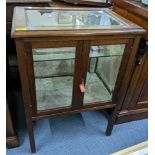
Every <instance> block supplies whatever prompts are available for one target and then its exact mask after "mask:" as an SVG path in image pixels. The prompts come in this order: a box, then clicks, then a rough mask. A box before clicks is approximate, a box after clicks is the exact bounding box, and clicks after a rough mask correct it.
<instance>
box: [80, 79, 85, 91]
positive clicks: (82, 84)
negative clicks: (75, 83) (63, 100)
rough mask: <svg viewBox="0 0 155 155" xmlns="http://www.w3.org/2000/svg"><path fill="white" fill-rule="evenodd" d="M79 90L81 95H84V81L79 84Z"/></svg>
mask: <svg viewBox="0 0 155 155" xmlns="http://www.w3.org/2000/svg"><path fill="white" fill-rule="evenodd" d="M79 88H80V91H81V93H85V91H86V88H85V85H84V81H83V80H82V82H81V84H80V85H79Z"/></svg>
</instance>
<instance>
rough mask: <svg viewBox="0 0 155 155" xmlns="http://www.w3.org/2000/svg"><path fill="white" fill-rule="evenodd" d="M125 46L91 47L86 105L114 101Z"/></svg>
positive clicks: (86, 83)
mask: <svg viewBox="0 0 155 155" xmlns="http://www.w3.org/2000/svg"><path fill="white" fill-rule="evenodd" d="M124 48H125V44H118V45H96V46H91V47H90V52H89V65H88V69H87V76H86V81H85V89H84V91H85V93H84V101H83V103H84V105H86V104H93V103H100V102H101V103H104V102H109V101H111V100H112V95H113V91H114V88H115V83H116V79H117V75H118V72H119V67H120V64H121V60H122V56H123V54H124Z"/></svg>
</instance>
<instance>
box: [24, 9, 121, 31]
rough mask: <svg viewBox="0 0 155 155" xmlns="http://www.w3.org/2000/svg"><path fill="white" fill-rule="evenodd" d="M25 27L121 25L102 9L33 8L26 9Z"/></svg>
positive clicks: (58, 27) (55, 27)
mask: <svg viewBox="0 0 155 155" xmlns="http://www.w3.org/2000/svg"><path fill="white" fill-rule="evenodd" d="M26 17H27V27H28V28H30V29H33V28H34V29H37V28H40V29H41V28H49V27H50V28H51V29H64V28H78V29H80V28H90V27H91V28H97V27H100V26H102V27H103V26H112V25H122V23H120V22H119V21H118V20H117V19H115V18H114V17H112V16H111V15H109V14H108V13H106V12H105V11H104V10H102V11H80V10H79V11H76V10H75V11H71V10H66V11H65V10H52V9H48V10H47V9H45V10H33V9H26Z"/></svg>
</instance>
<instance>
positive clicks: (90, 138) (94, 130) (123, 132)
mask: <svg viewBox="0 0 155 155" xmlns="http://www.w3.org/2000/svg"><path fill="white" fill-rule="evenodd" d="M106 126H107V119H106V118H105V116H104V115H103V113H102V112H101V111H92V112H83V113H80V114H75V115H69V116H59V117H57V118H52V119H44V120H40V121H37V122H35V124H34V131H35V139H36V148H37V153H35V154H36V155H109V154H110V153H112V152H115V151H118V150H120V149H124V148H126V147H129V146H132V145H135V144H137V143H140V142H142V141H145V140H147V137H148V136H147V132H148V128H147V119H144V120H140V121H133V122H130V123H124V124H121V125H117V126H115V127H114V129H113V133H112V135H111V136H110V137H107V136H105V131H106ZM19 137H20V143H21V144H20V147H17V148H14V149H7V155H30V154H31V153H30V147H29V140H28V135H27V131H26V129H25V128H22V129H20V132H19Z"/></svg>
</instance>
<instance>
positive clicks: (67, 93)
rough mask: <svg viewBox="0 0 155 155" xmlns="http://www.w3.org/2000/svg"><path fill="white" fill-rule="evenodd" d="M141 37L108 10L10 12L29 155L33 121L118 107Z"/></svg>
mask: <svg viewBox="0 0 155 155" xmlns="http://www.w3.org/2000/svg"><path fill="white" fill-rule="evenodd" d="M144 33H145V30H144V29H142V28H141V27H139V26H137V25H135V24H133V23H131V22H129V21H128V20H126V19H124V18H122V17H120V16H119V15H117V14H116V13H114V12H112V11H111V10H109V9H92V8H85V9H84V8H76V9H73V8H50V7H47V8H37V7H35V8H33V7H16V8H15V10H14V16H13V24H12V33H11V36H12V37H13V38H15V42H16V49H17V57H18V62H19V69H20V77H21V84H22V94H23V99H24V105H25V113H26V119H27V127H28V132H29V138H30V145H31V152H35V151H36V149H35V142H34V134H33V124H32V122H33V121H36V120H39V119H43V118H48V117H52V116H58V115H64V114H73V113H78V112H82V111H88V110H97V109H107V108H111V107H115V106H116V105H117V106H119V105H121V103H122V102H123V100H124V97H125V94H126V91H127V88H128V85H129V82H130V79H131V75H132V72H133V69H134V64H135V63H136V52H137V48H138V44H139V41H140V38H141V36H142V35H143V34H144ZM110 130H112V128H110V125H109V126H108V128H107V133H108V132H110Z"/></svg>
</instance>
